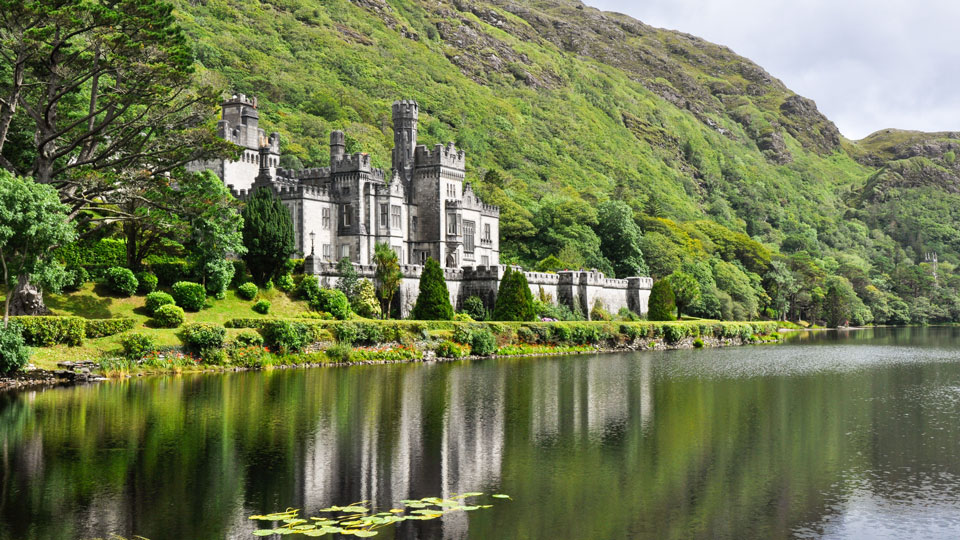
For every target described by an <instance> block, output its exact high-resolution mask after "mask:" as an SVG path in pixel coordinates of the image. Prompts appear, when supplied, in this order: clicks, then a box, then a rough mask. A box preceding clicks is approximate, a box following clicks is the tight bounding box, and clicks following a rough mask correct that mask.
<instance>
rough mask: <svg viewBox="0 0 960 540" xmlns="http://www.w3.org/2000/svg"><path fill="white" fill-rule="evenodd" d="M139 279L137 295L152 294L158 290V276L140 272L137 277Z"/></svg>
mask: <svg viewBox="0 0 960 540" xmlns="http://www.w3.org/2000/svg"><path fill="white" fill-rule="evenodd" d="M136 278H137V283H138V285H137V294H150V293H152V292H153V291H155V290H157V284H158V283H159V282H160V280H158V279H157V276H155V275H153V274H151V273H150V272H138V273H137V275H136Z"/></svg>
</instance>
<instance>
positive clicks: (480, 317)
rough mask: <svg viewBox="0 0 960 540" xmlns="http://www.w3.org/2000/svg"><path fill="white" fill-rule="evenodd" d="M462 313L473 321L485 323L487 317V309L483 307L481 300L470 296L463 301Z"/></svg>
mask: <svg viewBox="0 0 960 540" xmlns="http://www.w3.org/2000/svg"><path fill="white" fill-rule="evenodd" d="M463 312H464V313H466V314H467V315H470V318H472V319H473V320H475V321H485V320H487V317H488V316H489V313H488V312H487V308H486V307H484V305H483V299H481V298H480V297H479V296H470V297H469V298H467V299H466V300H464V301H463Z"/></svg>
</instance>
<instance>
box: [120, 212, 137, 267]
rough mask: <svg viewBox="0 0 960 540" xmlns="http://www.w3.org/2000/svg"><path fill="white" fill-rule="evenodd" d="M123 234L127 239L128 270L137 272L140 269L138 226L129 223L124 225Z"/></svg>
mask: <svg viewBox="0 0 960 540" xmlns="http://www.w3.org/2000/svg"><path fill="white" fill-rule="evenodd" d="M123 233H124V235H125V236H126V237H127V238H126V240H127V268H129V269H130V270H133V271H134V272H136V271H137V270H139V269H140V261H139V257H137V236H139V235H138V234H137V233H138V231H137V224H136V223H134V222H132V221H127V222H125V223H124V224H123Z"/></svg>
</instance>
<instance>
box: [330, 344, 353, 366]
mask: <svg viewBox="0 0 960 540" xmlns="http://www.w3.org/2000/svg"><path fill="white" fill-rule="evenodd" d="M324 352H325V353H326V354H327V358H328V359H329V360H330V361H331V362H333V363H336V364H349V363H350V361H351V360H352V359H353V347H351V346H350V345H347V344H344V343H340V344H337V345H333V346H332V347H330V348H328V349H327V350H326V351H324Z"/></svg>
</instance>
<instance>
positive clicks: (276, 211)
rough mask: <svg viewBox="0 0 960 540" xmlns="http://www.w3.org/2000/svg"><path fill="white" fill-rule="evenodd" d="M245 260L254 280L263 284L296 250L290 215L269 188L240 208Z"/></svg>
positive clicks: (262, 190)
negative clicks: (245, 251)
mask: <svg viewBox="0 0 960 540" xmlns="http://www.w3.org/2000/svg"><path fill="white" fill-rule="evenodd" d="M243 245H244V246H245V247H246V249H247V253H246V255H245V256H244V260H245V261H246V263H247V268H248V269H249V270H250V274H251V275H252V276H253V279H254V281H256V282H257V283H260V284H265V283H266V282H267V281H269V280H270V279H271V278H272V277H273V276H274V275H276V274H277V273H278V270H280V269H282V268H284V266H283V265H284V263H285V262H286V261H287V260H288V259H289V258H290V256H291V255H293V253H294V251H295V250H296V243H295V242H294V238H293V223H292V222H291V221H290V212H289V211H288V210H287V207H286V206H284V205H283V203H282V202H280V198H279V197H278V196H277V195H276V194H275V193H274V192H273V190H271V189H258V190H257V191H256V193H254V195H253V197H251V198H250V199H248V200H247V204H246V206H244V208H243Z"/></svg>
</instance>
